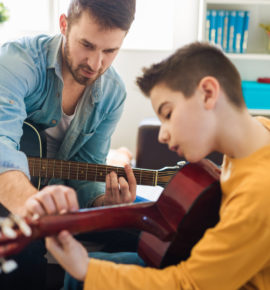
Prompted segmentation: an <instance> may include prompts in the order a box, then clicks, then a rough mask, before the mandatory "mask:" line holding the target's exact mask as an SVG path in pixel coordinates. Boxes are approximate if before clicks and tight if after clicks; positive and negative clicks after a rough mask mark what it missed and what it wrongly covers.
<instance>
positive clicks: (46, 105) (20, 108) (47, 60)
mask: <svg viewBox="0 0 270 290" xmlns="http://www.w3.org/2000/svg"><path fill="white" fill-rule="evenodd" d="M61 43H62V37H61V35H57V36H54V37H51V36H46V35H39V36H36V37H34V38H22V39H20V40H18V41H14V42H9V43H6V44H4V45H3V46H2V47H1V48H0V173H3V172H5V171H8V170H20V171H23V172H24V173H25V174H26V175H27V176H28V177H29V169H28V163H27V158H26V155H25V154H24V153H23V152H21V151H19V150H20V139H21V136H22V125H23V122H24V120H25V119H28V120H30V121H31V122H34V123H36V124H40V125H41V126H42V128H43V129H46V128H48V127H53V126H56V124H57V123H58V122H59V121H60V119H61V114H62V109H61V104H62V90H63V79H62V74H61ZM125 98H126V90H125V86H124V84H123V82H122V80H121V79H120V77H119V75H118V74H117V73H116V72H115V70H114V69H113V68H112V67H110V68H109V69H108V70H107V71H106V72H105V73H104V74H103V75H102V76H101V77H99V78H98V79H97V80H96V81H95V83H94V84H93V85H92V86H89V87H87V88H86V89H85V92H84V94H83V96H82V101H81V102H80V104H79V107H78V109H77V114H76V116H75V118H74V119H73V120H72V122H71V124H70V127H69V129H68V131H67V132H66V135H65V138H64V140H63V142H62V145H61V147H60V149H59V151H58V153H57V156H56V158H57V159H62V160H75V161H83V162H84V161H85V162H89V163H103V164H104V163H105V161H106V156H107V154H108V151H109V148H110V138H111V135H112V133H113V131H114V129H115V127H116V124H117V122H118V120H119V118H120V116H121V113H122V110H123V105H124V100H125ZM55 183H65V184H67V185H69V186H72V187H73V188H75V189H76V190H77V193H78V198H79V203H80V206H81V207H85V206H88V205H91V204H92V203H93V201H94V200H95V199H96V198H97V197H98V196H99V195H100V194H102V193H104V184H102V183H95V182H87V181H74V180H70V181H59V180H58V181H55ZM7 194H8V193H7Z"/></svg>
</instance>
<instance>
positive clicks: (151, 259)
mask: <svg viewBox="0 0 270 290" xmlns="http://www.w3.org/2000/svg"><path fill="white" fill-rule="evenodd" d="M218 180H219V169H218V168H217V167H216V166H215V165H214V164H212V163H211V162H210V161H208V160H203V161H202V162H201V163H196V164H191V163H190V164H188V165H186V166H184V167H183V168H182V169H181V170H180V171H179V172H178V173H177V174H176V175H175V176H174V177H173V179H172V180H171V181H170V183H169V184H168V185H167V187H166V188H165V189H164V191H163V192H162V195H161V196H160V198H159V200H158V201H157V203H156V204H155V206H156V207H157V209H158V210H159V211H160V214H161V215H162V216H163V217H164V218H165V219H166V220H167V221H168V223H169V225H170V227H171V228H172V229H173V232H174V234H173V236H172V237H171V239H170V240H169V241H167V242H165V241H162V240H160V239H159V238H157V237H156V236H154V235H153V234H150V233H148V232H142V234H141V239H140V242H139V249H138V252H139V255H140V256H141V257H142V259H143V260H144V261H145V262H146V263H147V264H148V265H149V266H154V267H158V268H163V267H166V266H168V265H173V264H177V263H179V262H180V261H182V260H186V259H187V258H188V257H189V256H190V251H191V249H192V247H193V246H194V245H195V244H196V243H197V242H198V241H199V240H200V239H201V237H202V236H203V234H204V232H205V230H206V229H207V228H210V227H213V226H215V225H216V223H217V222H218V220H219V208H220V202H221V190H220V184H219V181H218Z"/></svg>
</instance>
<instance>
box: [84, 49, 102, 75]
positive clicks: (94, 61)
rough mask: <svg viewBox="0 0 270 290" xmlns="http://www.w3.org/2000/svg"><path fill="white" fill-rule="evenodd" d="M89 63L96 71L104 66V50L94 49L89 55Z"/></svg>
mask: <svg viewBox="0 0 270 290" xmlns="http://www.w3.org/2000/svg"><path fill="white" fill-rule="evenodd" d="M87 64H88V65H89V67H90V68H91V69H92V70H93V71H94V72H98V71H99V70H100V69H101V67H102V52H100V51H92V52H91V53H90V54H89V56H88V61H87Z"/></svg>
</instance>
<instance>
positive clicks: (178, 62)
mask: <svg viewBox="0 0 270 290" xmlns="http://www.w3.org/2000/svg"><path fill="white" fill-rule="evenodd" d="M206 76H212V77H215V78H216V79H217V80H218V82H219V83H220V86H221V88H222V89H223V91H224V92H225V94H226V95H227V97H228V99H229V100H230V102H231V103H232V104H234V105H235V106H236V107H238V108H241V107H244V106H245V102H244V99H243V95H242V87H241V78H240V75H239V72H238V71H237V69H236V68H235V66H234V65H233V64H232V62H231V61H230V60H229V59H228V58H227V57H226V56H225V55H224V53H223V52H222V51H221V50H220V49H219V48H217V47H214V46H212V45H210V44H208V43H200V42H194V43H192V44H189V45H187V46H184V47H183V48H180V49H179V50H177V51H176V52H175V53H174V54H172V55H171V56H170V57H168V58H167V59H165V60H163V61H161V62H160V63H157V64H154V65H152V66H151V67H150V68H144V70H143V76H141V77H138V78H137V85H138V86H139V87H140V89H141V91H142V92H143V93H144V94H145V95H146V96H149V95H150V92H151V90H152V89H153V87H154V86H156V85H157V84H160V83H164V84H165V85H166V86H167V87H168V88H170V89H171V90H173V91H181V92H182V93H183V94H184V96H185V97H186V98H188V97H191V96H192V95H193V94H194V92H195V89H196V88H197V86H198V84H199V82H200V81H201V79H202V78H204V77H206Z"/></svg>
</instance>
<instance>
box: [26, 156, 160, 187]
mask: <svg viewBox="0 0 270 290" xmlns="http://www.w3.org/2000/svg"><path fill="white" fill-rule="evenodd" d="M28 163H29V170H30V175H31V176H37V177H45V178H60V179H75V180H89V181H99V182H105V177H106V175H107V174H108V173H110V172H112V171H114V172H116V174H117V175H118V177H120V176H123V177H125V178H126V174H125V170H124V168H123V167H116V166H109V165H101V164H90V163H84V162H77V161H63V160H56V159H48V158H37V157H28ZM133 172H134V175H135V178H136V181H137V184H142V185H151V186H156V185H157V181H158V170H149V169H136V168H135V169H133Z"/></svg>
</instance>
